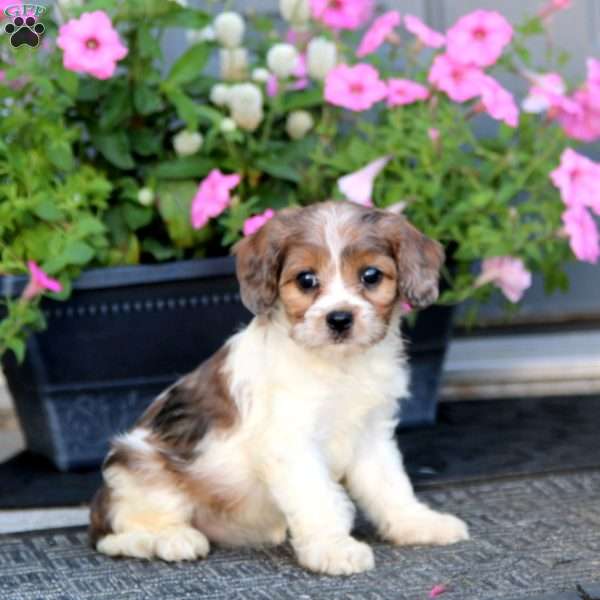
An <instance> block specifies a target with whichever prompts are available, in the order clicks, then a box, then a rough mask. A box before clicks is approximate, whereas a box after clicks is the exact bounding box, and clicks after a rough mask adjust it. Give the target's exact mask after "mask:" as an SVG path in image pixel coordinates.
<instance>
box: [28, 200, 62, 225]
mask: <svg viewBox="0 0 600 600" xmlns="http://www.w3.org/2000/svg"><path fill="white" fill-rule="evenodd" d="M34 211H35V214H36V215H37V216H38V217H39V218H40V219H43V220H44V221H48V222H50V223H52V222H55V221H60V220H61V219H63V218H64V215H63V213H62V211H61V210H60V209H59V208H58V207H57V206H56V202H55V201H54V200H53V199H50V198H44V199H43V200H42V201H41V202H40V203H39V204H38V205H37V206H36V207H35V209H34Z"/></svg>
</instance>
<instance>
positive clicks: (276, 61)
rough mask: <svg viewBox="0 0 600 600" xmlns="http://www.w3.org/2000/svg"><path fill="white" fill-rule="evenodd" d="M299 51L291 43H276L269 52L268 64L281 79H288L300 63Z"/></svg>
mask: <svg viewBox="0 0 600 600" xmlns="http://www.w3.org/2000/svg"><path fill="white" fill-rule="evenodd" d="M298 58H299V57H298V51H297V50H296V48H294V46H292V45H291V44H275V45H274V46H272V47H271V48H270V49H269V51H268V52H267V66H268V67H269V69H270V70H271V71H272V72H273V73H275V75H276V76H277V77H278V78H279V79H287V78H288V77H289V76H290V75H291V74H292V73H293V72H294V69H295V68H296V66H297V64H298Z"/></svg>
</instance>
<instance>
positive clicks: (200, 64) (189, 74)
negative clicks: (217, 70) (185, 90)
mask: <svg viewBox="0 0 600 600" xmlns="http://www.w3.org/2000/svg"><path fill="white" fill-rule="evenodd" d="M210 51H211V47H210V46H209V45H208V44H195V45H194V46H192V47H191V48H189V49H188V50H186V51H185V52H184V53H183V54H182V55H181V56H180V57H179V58H178V59H177V60H176V61H175V63H174V64H173V66H172V67H171V70H170V71H169V75H168V76H167V83H169V84H172V85H184V84H186V83H189V82H190V81H193V80H194V79H197V78H198V77H200V73H201V71H202V69H203V68H204V66H205V65H206V61H207V60H208V57H209V56H210Z"/></svg>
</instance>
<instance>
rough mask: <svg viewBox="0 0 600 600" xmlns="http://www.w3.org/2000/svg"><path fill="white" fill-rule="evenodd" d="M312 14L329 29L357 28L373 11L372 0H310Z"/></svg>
mask: <svg viewBox="0 0 600 600" xmlns="http://www.w3.org/2000/svg"><path fill="white" fill-rule="evenodd" d="M310 8H311V12H312V16H313V17H314V18H315V19H316V20H317V21H320V22H321V23H324V24H325V25H327V26H328V27H331V29H358V28H359V27H361V26H363V25H364V24H365V23H366V22H367V21H368V20H369V19H370V18H371V14H372V13H373V0H310Z"/></svg>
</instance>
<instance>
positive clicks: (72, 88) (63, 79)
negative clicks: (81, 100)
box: [56, 69, 79, 98]
mask: <svg viewBox="0 0 600 600" xmlns="http://www.w3.org/2000/svg"><path fill="white" fill-rule="evenodd" d="M56 82H57V83H58V85H59V86H60V87H61V88H62V89H63V90H64V91H65V92H66V93H67V94H68V95H69V96H70V97H71V98H76V97H77V92H78V91H79V78H78V77H77V74H76V73H74V72H73V71H67V69H59V71H58V73H57V74H56Z"/></svg>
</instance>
